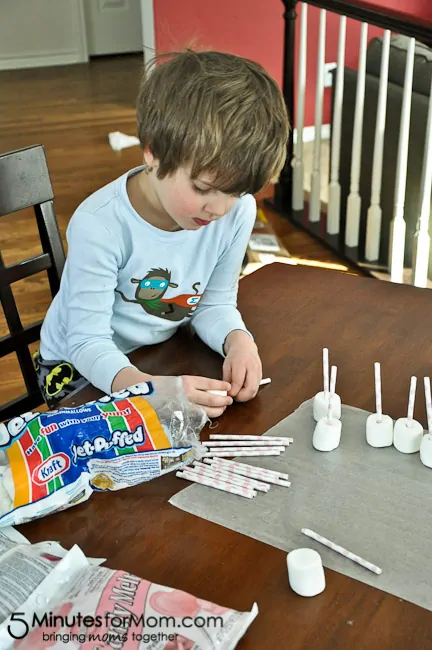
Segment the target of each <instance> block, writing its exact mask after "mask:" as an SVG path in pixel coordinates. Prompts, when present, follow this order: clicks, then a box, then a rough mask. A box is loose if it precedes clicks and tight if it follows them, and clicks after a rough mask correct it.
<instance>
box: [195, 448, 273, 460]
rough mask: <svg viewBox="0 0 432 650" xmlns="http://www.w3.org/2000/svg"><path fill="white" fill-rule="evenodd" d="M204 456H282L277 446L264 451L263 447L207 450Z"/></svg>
mask: <svg viewBox="0 0 432 650" xmlns="http://www.w3.org/2000/svg"><path fill="white" fill-rule="evenodd" d="M204 456H205V457H209V456H220V457H221V458H235V457H236V456H250V457H252V456H280V451H276V448H274V449H272V450H271V451H267V450H266V451H263V450H262V449H254V450H253V451H251V450H248V451H234V450H232V449H230V450H229V451H220V450H218V451H207V452H206V453H205V454H204Z"/></svg>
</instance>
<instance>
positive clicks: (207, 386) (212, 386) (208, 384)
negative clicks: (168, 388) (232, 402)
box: [191, 376, 231, 391]
mask: <svg viewBox="0 0 432 650" xmlns="http://www.w3.org/2000/svg"><path fill="white" fill-rule="evenodd" d="M191 380H192V381H193V386H194V388H196V389H197V390H226V391H228V390H230V388H231V384H230V383H229V382H227V381H223V380H221V379H211V378H210V377H199V376H197V377H191Z"/></svg>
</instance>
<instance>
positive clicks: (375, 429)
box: [366, 362, 393, 447]
mask: <svg viewBox="0 0 432 650" xmlns="http://www.w3.org/2000/svg"><path fill="white" fill-rule="evenodd" d="M374 374H375V404H376V407H375V408H376V413H371V414H370V415H369V416H368V418H367V420H366V441H367V443H368V444H369V445H370V446H371V447H391V446H392V444H393V420H392V419H391V417H390V416H389V415H383V412H382V395H381V364H380V363H378V362H375V364H374Z"/></svg>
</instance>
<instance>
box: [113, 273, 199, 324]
mask: <svg viewBox="0 0 432 650" xmlns="http://www.w3.org/2000/svg"><path fill="white" fill-rule="evenodd" d="M131 282H132V283H133V284H137V285H138V287H137V288H136V291H135V300H133V299H130V298H128V297H127V296H125V295H124V293H123V292H122V291H118V289H116V291H117V293H119V294H120V295H121V297H122V298H123V300H124V301H125V302H132V303H136V304H138V305H141V307H142V308H143V309H144V310H145V311H146V312H147V313H148V314H151V315H152V316H157V317H158V318H165V319H166V320H171V321H180V320H183V318H185V317H186V316H192V314H193V312H194V311H195V309H196V308H197V305H198V303H199V301H200V299H201V294H199V293H198V289H197V287H199V285H200V284H201V283H200V282H195V284H193V285H192V289H193V290H194V291H195V293H193V294H188V293H186V294H181V295H179V296H174V297H172V298H164V297H163V296H164V295H165V293H166V291H167V289H168V287H172V288H177V287H178V284H175V283H174V282H171V272H170V271H168V269H151V270H150V271H149V272H148V273H147V275H146V276H145V277H144V278H143V279H142V280H137V279H136V278H132V279H131Z"/></svg>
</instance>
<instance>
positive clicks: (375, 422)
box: [366, 413, 393, 447]
mask: <svg viewBox="0 0 432 650" xmlns="http://www.w3.org/2000/svg"><path fill="white" fill-rule="evenodd" d="M379 420H381V422H379ZM366 440H367V443H368V444H369V445H370V446H371V447H391V446H392V444H393V420H392V419H391V417H390V416H389V415H381V418H380V417H379V415H378V413H371V414H370V415H369V416H368V419H367V420H366Z"/></svg>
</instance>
